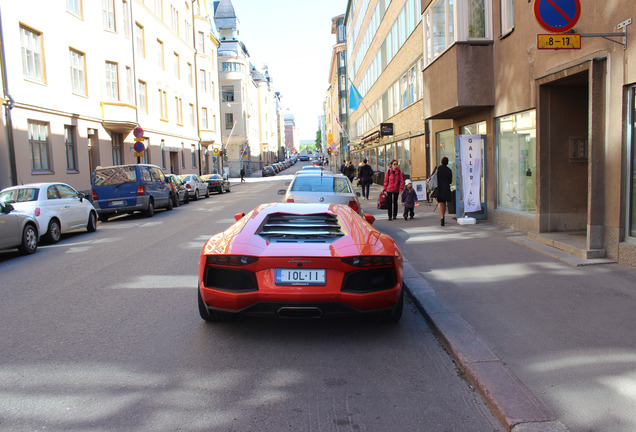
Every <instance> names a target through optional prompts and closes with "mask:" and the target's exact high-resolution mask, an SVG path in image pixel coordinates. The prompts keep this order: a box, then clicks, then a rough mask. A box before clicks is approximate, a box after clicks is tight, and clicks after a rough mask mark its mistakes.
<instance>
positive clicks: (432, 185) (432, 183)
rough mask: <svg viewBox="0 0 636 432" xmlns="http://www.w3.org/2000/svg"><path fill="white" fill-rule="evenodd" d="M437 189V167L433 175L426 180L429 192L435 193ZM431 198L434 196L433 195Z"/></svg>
mask: <svg viewBox="0 0 636 432" xmlns="http://www.w3.org/2000/svg"><path fill="white" fill-rule="evenodd" d="M435 189H437V167H435V169H434V170H433V174H431V176H430V177H429V178H428V179H427V180H426V190H427V191H428V192H433V191H434V190H435ZM431 196H433V195H432V194H431Z"/></svg>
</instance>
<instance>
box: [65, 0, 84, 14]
mask: <svg viewBox="0 0 636 432" xmlns="http://www.w3.org/2000/svg"><path fill="white" fill-rule="evenodd" d="M66 10H67V11H69V12H70V13H72V14H73V15H75V16H77V17H80V18H81V17H82V2H81V0H66Z"/></svg>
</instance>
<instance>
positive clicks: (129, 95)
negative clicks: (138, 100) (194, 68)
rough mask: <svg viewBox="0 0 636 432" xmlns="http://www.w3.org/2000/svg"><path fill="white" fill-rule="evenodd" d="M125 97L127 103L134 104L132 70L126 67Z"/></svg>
mask: <svg viewBox="0 0 636 432" xmlns="http://www.w3.org/2000/svg"><path fill="white" fill-rule="evenodd" d="M126 96H127V98H128V99H127V102H128V103H131V104H134V103H135V85H134V84H133V74H132V68H130V67H128V66H126Z"/></svg>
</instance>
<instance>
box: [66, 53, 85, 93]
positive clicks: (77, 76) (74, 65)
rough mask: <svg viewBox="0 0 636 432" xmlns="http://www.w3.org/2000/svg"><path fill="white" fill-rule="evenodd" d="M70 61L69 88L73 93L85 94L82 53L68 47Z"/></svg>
mask: <svg viewBox="0 0 636 432" xmlns="http://www.w3.org/2000/svg"><path fill="white" fill-rule="evenodd" d="M69 57H70V63H71V89H72V90H73V93H77V94H81V95H86V72H85V70H86V69H85V62H84V53H81V52H79V51H75V50H74V49H69Z"/></svg>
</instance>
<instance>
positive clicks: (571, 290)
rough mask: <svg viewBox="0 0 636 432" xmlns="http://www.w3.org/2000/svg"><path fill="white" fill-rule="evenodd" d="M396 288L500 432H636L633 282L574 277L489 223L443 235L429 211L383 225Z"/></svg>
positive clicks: (367, 204) (587, 269) (379, 216)
mask: <svg viewBox="0 0 636 432" xmlns="http://www.w3.org/2000/svg"><path fill="white" fill-rule="evenodd" d="M380 190H381V187H380V186H378V185H373V186H372V188H371V193H370V198H371V199H370V200H369V201H366V200H364V199H363V200H362V206H363V209H364V210H365V212H367V213H370V214H372V215H374V216H375V217H376V222H375V224H374V226H375V227H376V228H378V229H379V230H381V231H384V232H386V233H388V234H390V235H391V236H393V238H394V239H395V240H396V241H397V242H398V243H399V245H400V249H401V250H402V253H403V255H404V257H405V267H404V269H405V286H406V288H407V291H408V292H409V293H411V295H412V297H413V299H414V301H415V304H416V306H417V307H418V308H419V309H420V310H421V312H422V313H423V314H424V316H425V317H426V318H427V319H428V320H429V322H430V323H431V324H432V326H433V327H434V328H435V330H436V331H437V333H438V336H439V337H440V340H441V341H442V343H444V344H445V346H446V347H447V349H448V350H449V352H450V353H451V355H452V356H453V357H454V359H455V361H456V362H457V363H458V365H459V367H460V369H461V370H462V371H463V372H464V374H465V375H466V377H467V379H468V380H469V381H470V382H471V384H472V385H473V386H474V387H475V388H476V389H477V390H478V391H479V392H480V393H481V394H482V396H483V397H484V399H485V400H486V402H487V403H488V404H489V406H490V407H491V410H492V411H493V413H494V414H495V415H496V416H497V418H498V419H499V420H500V421H501V423H502V425H504V428H506V430H511V431H515V432H539V431H541V432H561V431H565V430H570V431H572V432H583V431H585V432H590V431H598V432H605V431H612V432H613V431H635V430H636V271H634V270H633V269H629V268H625V267H621V266H619V265H617V264H605V265H592V266H583V267H576V266H573V265H569V264H568V263H567V261H564V260H562V259H555V258H552V257H550V256H546V255H545V254H543V253H540V252H538V251H535V250H533V249H530V248H528V247H525V246H523V242H522V241H519V240H522V239H524V238H526V235H525V234H524V233H519V232H516V231H513V230H508V229H505V228H501V227H499V226H496V225H493V224H490V223H488V222H479V221H478V223H477V224H476V225H463V226H462V225H458V224H457V223H456V219H455V216H454V215H450V216H449V215H447V216H446V226H444V227H441V226H440V223H439V214H438V212H437V210H436V208H435V204H434V203H431V204H427V203H426V202H424V203H420V205H419V206H418V207H416V208H415V219H414V220H409V221H405V220H404V219H402V218H401V213H402V210H403V208H402V207H401V206H400V208H399V210H398V219H397V220H394V221H391V222H389V221H388V220H387V211H386V210H378V209H376V201H377V197H378V194H379V192H380Z"/></svg>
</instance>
